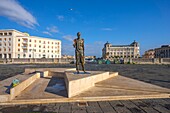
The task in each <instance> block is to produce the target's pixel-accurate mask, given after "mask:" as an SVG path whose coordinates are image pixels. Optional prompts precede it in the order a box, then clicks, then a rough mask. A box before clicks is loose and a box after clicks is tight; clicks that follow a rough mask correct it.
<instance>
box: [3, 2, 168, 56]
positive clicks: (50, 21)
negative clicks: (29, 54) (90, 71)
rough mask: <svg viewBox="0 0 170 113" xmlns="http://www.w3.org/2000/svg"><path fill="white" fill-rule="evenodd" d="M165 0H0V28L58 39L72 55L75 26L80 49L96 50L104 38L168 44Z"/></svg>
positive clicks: (153, 45) (145, 45) (90, 52)
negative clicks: (78, 36)
mask: <svg viewBox="0 0 170 113" xmlns="http://www.w3.org/2000/svg"><path fill="white" fill-rule="evenodd" d="M169 6H170V0H0V29H16V30H19V31H22V32H28V33H29V34H30V35H34V36H41V37H47V38H48V37H49V38H54V39H59V40H61V41H62V54H70V55H74V48H73V47H72V43H73V42H72V40H73V39H74V38H76V33H77V32H78V31H80V32H81V34H82V38H84V39H85V54H86V55H93V56H94V55H96V56H98V57H100V56H101V53H102V52H101V50H102V48H103V45H104V43H105V42H106V41H109V42H110V43H112V44H115V45H117V44H125V45H127V44H130V43H131V42H133V41H134V40H136V41H137V42H139V43H140V50H141V54H143V53H144V51H145V50H148V49H151V48H156V47H160V46H161V45H163V44H170V7H169Z"/></svg>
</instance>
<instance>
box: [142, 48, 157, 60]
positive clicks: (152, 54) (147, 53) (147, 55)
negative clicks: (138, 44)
mask: <svg viewBox="0 0 170 113" xmlns="http://www.w3.org/2000/svg"><path fill="white" fill-rule="evenodd" d="M154 57H155V50H154V49H150V50H148V51H145V53H144V55H143V56H142V58H154Z"/></svg>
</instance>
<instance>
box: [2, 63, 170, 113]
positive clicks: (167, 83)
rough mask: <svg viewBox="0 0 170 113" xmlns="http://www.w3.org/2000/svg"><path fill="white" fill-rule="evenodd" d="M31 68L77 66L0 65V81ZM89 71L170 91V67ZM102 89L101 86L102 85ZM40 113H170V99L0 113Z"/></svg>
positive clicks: (22, 107) (24, 107)
mask: <svg viewBox="0 0 170 113" xmlns="http://www.w3.org/2000/svg"><path fill="white" fill-rule="evenodd" d="M28 67H49V68H50V67H74V65H71V64H70V65H68V64H64V65H59V64H58V65H54V64H51V65H32V64H31V65H0V79H1V80H3V79H5V78H8V77H10V76H14V75H16V74H18V73H22V72H23V71H24V68H28ZM86 70H96V71H97V70H100V71H110V72H112V71H114V72H115V71H118V72H119V74H120V75H123V76H126V77H130V78H133V79H137V80H140V81H143V82H147V83H151V84H154V85H157V86H161V87H165V88H170V77H169V76H170V66H169V65H119V64H118V65H117V64H115V65H114V64H111V65H97V64H91V65H90V64H87V65H86ZM99 85H100V84H99ZM1 112H2V113H27V112H28V113H29V112H30V113H32V112H33V113H37V112H38V113H41V112H49V113H51V112H61V113H67V112H68V113H69V112H71V113H72V112H73V113H74V112H77V113H81V112H85V113H86V112H87V113H90V112H91V113H102V112H104V113H121V112H122V113H126V112H127V113H145V112H147V113H157V112H158V113H160V112H162V113H169V112H170V99H169V98H168V99H147V100H117V101H105V102H101V101H100V102H87V103H86V102H85V103H74V102H72V103H54V104H38V105H16V106H1V107H0V113H1Z"/></svg>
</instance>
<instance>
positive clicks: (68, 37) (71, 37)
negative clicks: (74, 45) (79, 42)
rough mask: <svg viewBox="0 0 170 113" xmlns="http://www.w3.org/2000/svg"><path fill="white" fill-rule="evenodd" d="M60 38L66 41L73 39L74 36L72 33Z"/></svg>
mask: <svg viewBox="0 0 170 113" xmlns="http://www.w3.org/2000/svg"><path fill="white" fill-rule="evenodd" d="M62 38H63V39H65V40H68V41H73V40H74V39H75V38H76V37H75V36H72V35H65V36H63V37H62Z"/></svg>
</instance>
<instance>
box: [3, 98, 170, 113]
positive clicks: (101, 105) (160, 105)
mask: <svg viewBox="0 0 170 113" xmlns="http://www.w3.org/2000/svg"><path fill="white" fill-rule="evenodd" d="M165 100H167V101H166V102H165ZM169 101H170V98H166V99H142V100H121V101H119V100H115V101H99V102H96V101H94V102H87V103H88V104H87V105H86V106H79V105H78V102H77V103H55V104H54V103H53V104H38V105H24V106H23V105H14V106H0V112H1V113H35V112H36V113H42V112H48V113H143V112H144V113H170V107H167V105H169V106H170V103H169ZM167 102H168V103H167Z"/></svg>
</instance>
